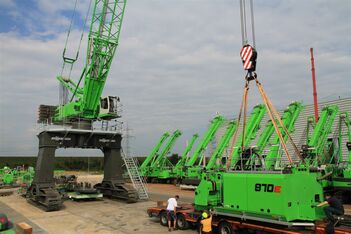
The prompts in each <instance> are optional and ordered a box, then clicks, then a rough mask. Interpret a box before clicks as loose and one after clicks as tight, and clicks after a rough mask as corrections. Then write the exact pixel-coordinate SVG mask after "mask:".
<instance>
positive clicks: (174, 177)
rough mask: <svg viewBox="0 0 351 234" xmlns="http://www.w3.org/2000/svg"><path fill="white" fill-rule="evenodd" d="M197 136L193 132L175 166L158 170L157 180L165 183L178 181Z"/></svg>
mask: <svg viewBox="0 0 351 234" xmlns="http://www.w3.org/2000/svg"><path fill="white" fill-rule="evenodd" d="M198 137H199V135H198V134H194V135H193V136H192V138H191V140H190V142H189V144H187V146H186V147H185V149H184V151H183V153H182V156H181V157H180V159H179V160H178V162H177V164H176V165H175V166H172V167H166V168H165V167H164V168H162V171H160V172H159V175H158V178H157V180H158V182H160V181H165V182H167V183H172V184H176V183H178V178H179V177H180V175H181V174H182V173H183V167H184V164H185V163H186V160H187V158H188V154H189V152H190V151H191V149H192V148H193V145H194V143H195V141H196V139H197V138H198ZM178 175H179V176H178Z"/></svg>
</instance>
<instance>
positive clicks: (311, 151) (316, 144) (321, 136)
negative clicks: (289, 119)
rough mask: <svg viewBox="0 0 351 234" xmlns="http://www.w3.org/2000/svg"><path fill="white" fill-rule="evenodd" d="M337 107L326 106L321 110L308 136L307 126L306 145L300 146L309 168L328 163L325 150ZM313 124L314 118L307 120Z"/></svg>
mask: <svg viewBox="0 0 351 234" xmlns="http://www.w3.org/2000/svg"><path fill="white" fill-rule="evenodd" d="M338 111H339V107H338V106H335V105H331V106H326V107H324V108H323V109H322V113H321V115H320V117H319V120H318V122H317V124H315V126H314V129H313V133H312V135H311V136H309V131H310V129H309V125H308V128H307V144H306V145H303V146H302V151H303V156H304V157H305V159H306V161H307V162H308V163H309V165H311V166H319V165H321V164H326V163H327V162H328V159H329V158H327V155H326V154H325V148H326V146H327V145H328V137H329V134H330V133H331V131H332V127H333V124H334V120H335V117H336V115H337V114H338ZM309 122H310V123H311V122H312V124H313V123H314V118H309Z"/></svg>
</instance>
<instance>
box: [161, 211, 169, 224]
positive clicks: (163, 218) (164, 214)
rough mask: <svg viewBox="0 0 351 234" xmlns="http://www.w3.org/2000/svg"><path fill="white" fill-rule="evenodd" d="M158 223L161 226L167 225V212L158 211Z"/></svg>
mask: <svg viewBox="0 0 351 234" xmlns="http://www.w3.org/2000/svg"><path fill="white" fill-rule="evenodd" d="M160 224H161V225H162V226H168V217H167V212H166V211H162V212H161V213H160Z"/></svg>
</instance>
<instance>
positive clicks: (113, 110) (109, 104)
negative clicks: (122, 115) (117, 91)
mask: <svg viewBox="0 0 351 234" xmlns="http://www.w3.org/2000/svg"><path fill="white" fill-rule="evenodd" d="M118 102H119V97H113V96H107V97H104V98H101V100H100V116H102V117H104V116H105V115H106V117H117V103H118Z"/></svg>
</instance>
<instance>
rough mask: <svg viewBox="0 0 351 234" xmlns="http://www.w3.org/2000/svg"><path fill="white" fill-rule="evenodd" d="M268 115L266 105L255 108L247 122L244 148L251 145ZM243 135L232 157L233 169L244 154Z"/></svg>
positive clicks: (237, 142)
mask: <svg viewBox="0 0 351 234" xmlns="http://www.w3.org/2000/svg"><path fill="white" fill-rule="evenodd" d="M265 113H266V108H265V106H264V105H262V104H260V105H257V106H255V107H254V109H253V111H252V113H251V115H250V118H249V119H248V121H247V125H246V131H245V139H244V146H247V145H249V144H250V142H251V140H252V139H253V138H254V136H255V134H256V133H257V131H258V129H259V125H260V123H261V120H262V118H263V116H264V114H265ZM242 137H243V136H242V134H240V137H239V139H238V140H237V141H236V146H235V147H234V150H233V153H232V155H231V157H232V160H231V163H230V164H231V167H233V166H234V165H236V163H237V162H238V161H239V159H240V154H241V153H242V152H241V151H242V149H241V145H242Z"/></svg>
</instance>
